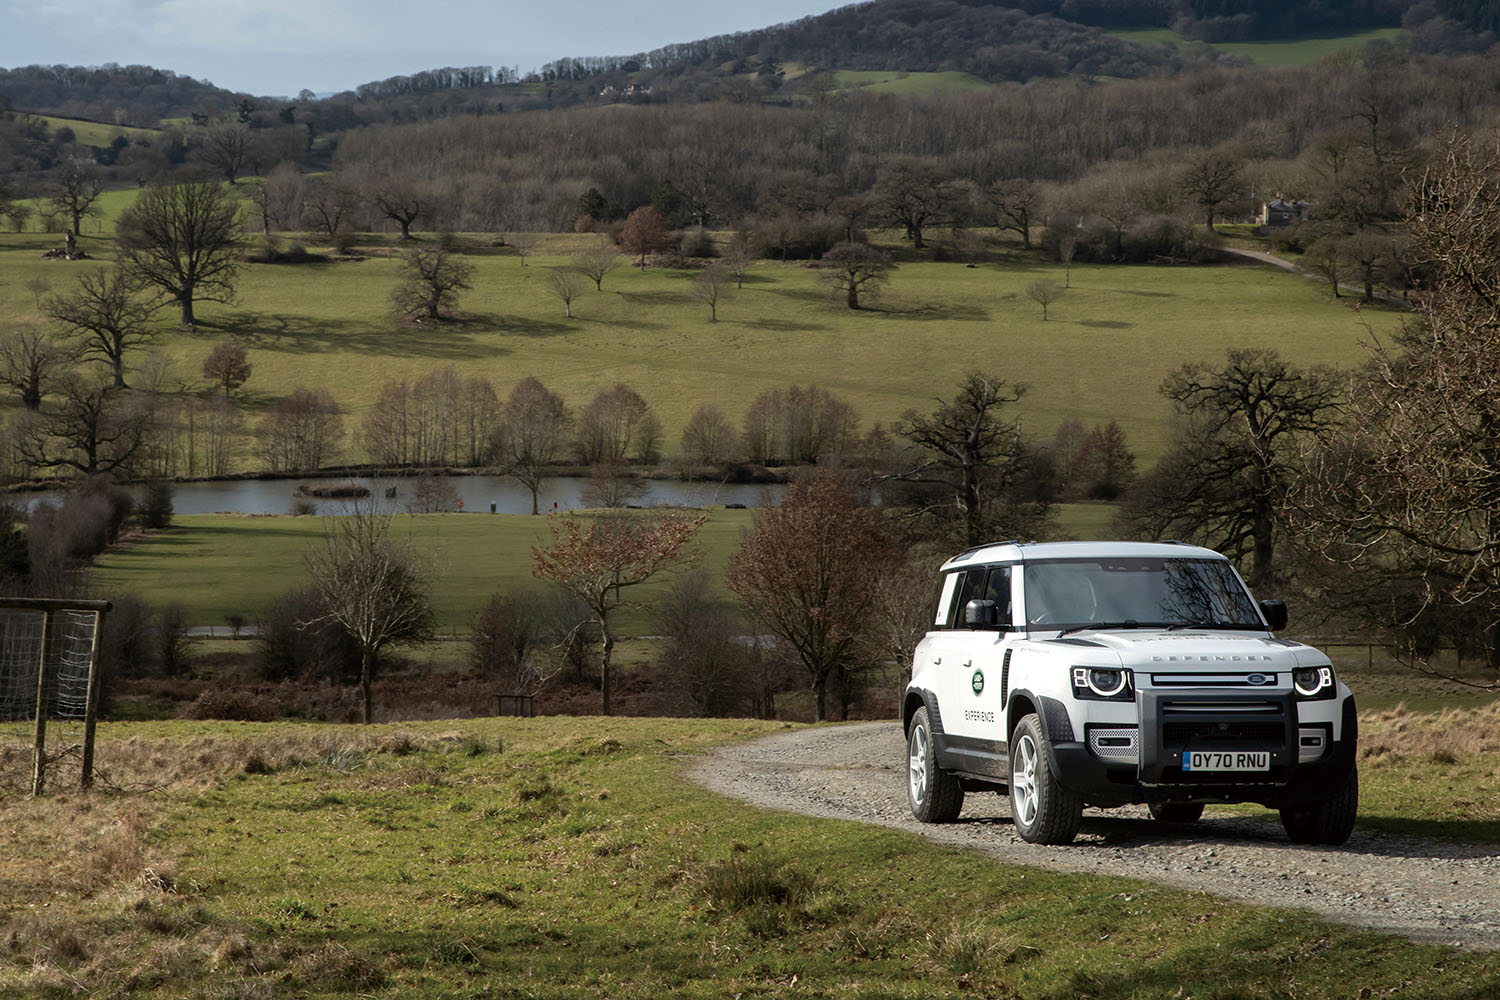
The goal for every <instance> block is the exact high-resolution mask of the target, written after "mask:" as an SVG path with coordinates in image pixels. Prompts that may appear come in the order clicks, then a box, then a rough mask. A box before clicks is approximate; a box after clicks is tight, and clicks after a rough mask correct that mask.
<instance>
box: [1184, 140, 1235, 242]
mask: <svg viewBox="0 0 1500 1000" xmlns="http://www.w3.org/2000/svg"><path fill="white" fill-rule="evenodd" d="M1243 167H1244V157H1243V156H1242V155H1241V154H1240V153H1239V152H1238V151H1236V150H1228V149H1218V150H1208V151H1206V152H1202V153H1199V154H1197V155H1195V156H1193V157H1192V158H1191V159H1190V160H1189V161H1188V165H1187V166H1186V167H1185V168H1184V169H1183V171H1182V189H1183V191H1184V192H1185V193H1186V194H1187V196H1188V197H1189V198H1191V199H1193V203H1194V204H1195V205H1197V206H1198V207H1199V208H1200V209H1202V210H1203V224H1204V225H1205V226H1207V227H1208V230H1209V231H1210V232H1212V231H1213V228H1214V216H1216V215H1217V214H1218V211H1219V206H1220V205H1223V204H1226V203H1228V202H1232V201H1234V200H1235V199H1236V198H1242V197H1244V194H1245V192H1244V180H1243V178H1242V176H1241V171H1242V169H1243Z"/></svg>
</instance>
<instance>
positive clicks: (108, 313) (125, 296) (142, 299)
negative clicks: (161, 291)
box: [47, 267, 161, 389]
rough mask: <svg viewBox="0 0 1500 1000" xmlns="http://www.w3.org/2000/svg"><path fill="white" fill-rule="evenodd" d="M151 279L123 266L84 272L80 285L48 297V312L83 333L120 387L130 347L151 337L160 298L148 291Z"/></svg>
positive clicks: (82, 345) (85, 345)
mask: <svg viewBox="0 0 1500 1000" xmlns="http://www.w3.org/2000/svg"><path fill="white" fill-rule="evenodd" d="M145 289H146V285H145V283H144V282H143V281H142V280H141V278H140V277H138V276H137V275H136V274H134V273H132V272H130V271H127V270H125V269H123V268H120V267H115V268H111V269H110V270H108V271H99V272H95V273H93V274H81V275H79V276H78V287H77V290H76V291H75V292H74V293H73V294H71V295H66V296H57V297H54V298H51V299H48V300H47V314H48V315H49V316H51V317H52V318H53V319H55V320H57V321H58V322H59V323H61V324H63V325H64V326H65V327H66V328H67V329H68V330H70V331H71V332H72V333H73V335H74V336H75V337H76V338H77V339H78V345H79V352H80V354H82V355H83V356H84V357H88V358H94V359H97V360H100V361H103V362H104V363H105V364H106V365H108V366H109V369H110V372H111V374H112V376H113V379H114V385H115V388H117V389H123V388H125V355H126V352H128V351H131V350H134V349H136V348H139V347H142V346H144V345H146V344H148V343H150V342H151V340H152V339H153V331H152V329H151V325H150V324H151V317H152V315H153V314H155V312H156V310H157V309H158V308H160V305H161V303H160V300H159V299H153V298H150V297H147V296H145V295H144V294H143V293H144V292H145Z"/></svg>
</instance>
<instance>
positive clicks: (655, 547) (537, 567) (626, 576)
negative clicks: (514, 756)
mask: <svg viewBox="0 0 1500 1000" xmlns="http://www.w3.org/2000/svg"><path fill="white" fill-rule="evenodd" d="M707 519H708V518H707V515H703V514H700V515H697V516H691V515H688V514H686V513H683V512H680V511H670V512H664V511H647V512H631V513H620V514H609V515H600V516H597V517H594V518H592V519H591V520H589V521H588V522H587V525H586V526H585V523H584V522H583V520H582V519H581V518H579V517H578V516H577V515H574V514H572V513H568V514H564V515H560V516H558V517H556V518H550V519H549V520H550V521H551V523H550V524H549V527H550V528H551V530H552V544H551V545H548V546H546V547H537V548H534V549H532V550H531V551H532V559H533V566H532V572H533V574H534V575H536V576H538V577H541V578H542V579H545V580H551V581H552V582H553V583H555V584H557V585H558V586H560V587H562V588H563V589H564V590H566V591H567V592H568V593H570V594H572V595H573V596H574V597H576V598H578V600H580V601H582V602H583V603H584V604H585V605H587V607H588V609H589V611H590V612H592V613H593V616H594V621H595V622H597V623H598V625H599V632H600V635H601V637H602V642H601V644H600V646H601V649H600V654H599V680H600V694H601V696H602V698H601V700H602V707H603V712H604V714H605V715H609V714H610V710H611V707H612V706H611V699H610V695H611V684H612V677H611V674H610V664H611V660H612V657H613V654H614V646H615V636H614V632H613V631H612V629H611V626H610V616H611V615H612V614H613V613H614V612H615V611H616V610H617V609H618V608H620V607H622V606H626V605H629V604H631V603H632V602H631V601H630V600H629V599H628V598H627V597H626V596H625V592H626V591H627V590H631V588H634V587H639V586H640V585H641V584H643V583H646V582H647V581H648V580H650V579H651V578H653V577H655V576H656V575H657V574H659V573H661V572H662V571H663V570H665V569H667V568H668V567H670V566H671V565H672V564H674V563H676V562H677V561H678V560H679V559H681V558H682V556H683V554H684V550H685V548H686V547H687V545H688V543H689V542H691V541H692V539H693V536H694V535H695V534H697V531H698V529H699V528H700V527H701V526H702V525H703V522H704V521H706V520H707ZM632 592H633V591H632Z"/></svg>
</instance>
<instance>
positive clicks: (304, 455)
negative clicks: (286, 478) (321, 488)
mask: <svg viewBox="0 0 1500 1000" xmlns="http://www.w3.org/2000/svg"><path fill="white" fill-rule="evenodd" d="M256 434H257V436H258V437H259V438H260V445H261V453H262V455H263V456H264V457H265V460H266V462H267V464H268V465H270V467H271V471H272V472H315V471H316V470H317V469H319V468H320V467H321V466H322V465H323V463H324V462H326V461H328V460H330V459H331V458H332V457H333V456H334V455H335V454H337V452H338V448H339V443H340V441H341V440H342V439H343V436H344V420H343V417H342V416H340V415H339V406H338V403H337V402H335V401H334V398H333V396H332V394H331V393H329V391H328V390H327V389H303V388H297V389H294V390H292V392H291V394H290V395H287V396H283V397H282V398H281V399H278V400H277V401H276V402H275V403H274V404H272V406H271V408H270V410H269V411H268V412H267V413H266V415H265V416H264V417H262V418H261V421H260V426H259V427H258V428H257V430H256Z"/></svg>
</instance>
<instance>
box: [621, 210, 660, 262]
mask: <svg viewBox="0 0 1500 1000" xmlns="http://www.w3.org/2000/svg"><path fill="white" fill-rule="evenodd" d="M671 246H672V231H671V229H669V228H668V227H667V223H666V220H665V219H663V218H662V217H661V214H660V213H659V212H657V210H656V209H654V208H652V207H651V206H650V205H642V206H641V207H640V208H638V209H636V210H635V211H634V212H631V213H630V215H629V216H627V217H626V219H625V222H624V224H623V225H622V226H621V227H620V249H622V250H624V251H625V252H626V253H628V254H630V255H631V256H634V257H639V258H640V260H639V261H638V262H637V264H638V266H640V267H645V266H646V257H647V256H648V255H649V254H654V253H662V252H663V251H665V250H668V249H670V248H671Z"/></svg>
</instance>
